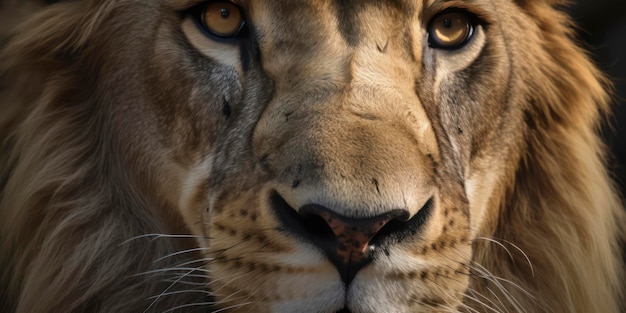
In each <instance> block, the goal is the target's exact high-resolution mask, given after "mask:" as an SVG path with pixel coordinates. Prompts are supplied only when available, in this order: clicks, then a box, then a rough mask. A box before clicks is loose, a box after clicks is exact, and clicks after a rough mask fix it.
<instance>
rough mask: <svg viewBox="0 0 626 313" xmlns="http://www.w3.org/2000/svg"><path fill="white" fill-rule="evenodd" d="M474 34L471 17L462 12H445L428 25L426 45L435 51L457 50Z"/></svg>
mask: <svg viewBox="0 0 626 313" xmlns="http://www.w3.org/2000/svg"><path fill="white" fill-rule="evenodd" d="M473 33H474V24H473V23H472V15H471V14H470V13H468V12H465V11H463V10H454V9H453V10H447V11H444V12H442V13H440V14H438V15H436V16H435V17H434V18H433V19H432V20H431V21H430V23H429V24H428V44H429V46H430V47H431V48H436V49H446V50H452V49H459V48H461V47H463V46H464V45H465V44H466V43H467V42H468V41H469V39H470V38H471V37H472V35H473Z"/></svg>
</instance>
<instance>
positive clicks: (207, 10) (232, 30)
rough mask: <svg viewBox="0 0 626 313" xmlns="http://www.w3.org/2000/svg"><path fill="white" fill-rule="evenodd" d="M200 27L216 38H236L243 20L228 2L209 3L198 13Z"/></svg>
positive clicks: (237, 9) (239, 13)
mask: <svg viewBox="0 0 626 313" xmlns="http://www.w3.org/2000/svg"><path fill="white" fill-rule="evenodd" d="M200 22H201V23H202V26H203V27H204V28H205V29H206V30H207V31H209V32H210V33H211V34H213V35H215V36H218V37H233V36H236V35H237V34H238V33H239V31H240V30H241V29H242V28H243V25H244V24H245V20H244V18H243V15H242V14H241V10H240V9H239V7H238V6H236V5H235V4H233V3H230V2H226V1H224V2H222V1H216V2H209V3H207V4H206V5H204V6H203V8H202V11H201V12H200Z"/></svg>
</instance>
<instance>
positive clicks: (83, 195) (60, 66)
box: [0, 1, 198, 312]
mask: <svg viewBox="0 0 626 313" xmlns="http://www.w3.org/2000/svg"><path fill="white" fill-rule="evenodd" d="M91 4H92V5H91V6H90V7H88V8H87V10H85V6H84V5H80V6H79V5H76V4H75V3H59V4H56V5H54V6H51V7H49V8H46V9H44V10H43V11H41V12H39V13H37V14H35V15H34V16H32V17H31V18H30V19H29V20H28V21H27V22H26V23H25V24H23V25H21V26H20V27H19V29H18V31H17V33H19V34H20V35H19V36H17V37H15V38H14V39H12V40H11V41H10V42H9V44H8V46H7V47H6V48H5V50H4V51H3V54H2V60H3V63H2V69H3V73H4V74H5V75H10V76H11V77H12V78H14V79H13V80H12V84H11V85H9V86H7V89H6V94H4V95H3V97H2V99H0V107H1V108H2V112H10V113H11V116H6V117H5V118H4V119H3V120H2V121H1V122H2V123H3V124H2V125H0V130H2V133H0V134H1V135H2V136H9V137H8V139H6V140H5V143H4V147H3V151H10V152H9V154H8V155H7V156H5V158H6V160H5V162H3V163H2V180H0V187H2V189H3V190H2V194H1V198H0V200H1V202H0V226H1V227H0V251H1V252H0V268H1V269H2V271H1V273H0V274H1V275H0V283H1V284H2V285H3V286H5V287H3V288H0V290H1V291H2V292H0V311H3V312H7V311H8V312H12V311H14V310H17V311H19V312H72V311H82V310H88V311H94V310H96V309H99V310H104V311H106V312H142V311H144V309H145V308H146V307H148V305H150V304H151V303H152V305H150V306H153V305H154V306H157V307H165V308H168V307H170V308H172V307H176V306H177V305H180V304H181V303H185V302H187V303H194V302H197V300H198V295H197V294H196V295H189V296H185V295H182V296H179V297H158V298H156V299H155V298H153V296H155V295H159V294H161V292H163V290H167V291H169V292H176V291H177V290H179V289H180V288H181V287H180V286H179V285H176V284H171V281H170V282H168V277H172V276H175V275H174V274H172V275H169V276H168V275H167V274H168V272H167V269H170V271H171V269H172V267H173V266H174V265H175V264H178V263H181V262H184V261H187V260H190V259H193V258H192V257H195V255H192V254H191V253H187V254H181V255H176V254H174V253H175V252H178V251H181V250H183V249H184V248H186V247H187V246H188V243H187V242H186V241H185V240H174V239H168V240H163V239H158V240H156V239H155V238H154V237H150V236H146V234H169V233H172V232H174V231H176V230H177V229H173V228H174V227H172V226H171V220H170V224H167V223H165V222H164V220H163V219H164V217H163V216H159V214H158V213H157V211H156V210H158V208H163V207H164V206H166V205H167V204H166V203H164V202H163V201H162V200H161V199H158V198H155V197H154V196H152V195H151V194H150V193H149V188H150V186H149V183H147V182H143V181H137V180H136V179H135V180H134V179H133V178H131V176H130V175H129V174H128V172H129V171H130V170H132V169H133V168H134V167H135V164H141V163H140V162H141V160H138V159H137V157H136V156H132V155H131V156H128V157H127V158H125V159H124V158H121V157H120V155H125V154H127V153H125V151H126V149H127V147H126V146H125V144H123V143H122V142H121V140H120V137H119V135H120V134H119V132H117V131H116V130H115V129H114V128H113V126H112V125H110V123H109V121H108V119H107V112H106V109H105V108H104V107H105V106H106V105H107V103H108V101H111V100H110V99H106V98H104V97H103V95H104V93H103V92H102V89H101V88H102V87H98V81H97V79H99V78H100V76H99V72H98V66H99V65H100V63H99V62H100V60H101V58H102V57H104V56H103V55H102V53H105V52H100V51H97V50H95V49H94V48H93V47H90V46H89V42H90V41H93V40H101V39H102V38H105V37H103V36H102V35H103V34H102V33H98V29H101V27H100V26H101V23H103V21H105V20H106V19H108V18H109V17H110V16H111V15H112V14H114V13H115V9H119V8H120V7H123V4H120V3H118V1H106V4H101V5H99V4H97V2H91ZM118 26H119V25H118ZM107 27H115V26H111V25H108V26H107ZM24 95H28V96H27V97H24ZM149 179H150V178H149V177H148V178H147V181H148V182H149ZM173 221H176V219H173ZM174 224H176V222H174ZM137 251H141V253H138V252H137ZM194 267H195V266H194ZM169 273H173V272H169ZM186 280H192V281H193V277H189V278H187V279H186ZM42 294H45V295H46V297H41V295H42ZM15 299H20V304H19V305H20V306H19V307H16V305H17V304H16V303H11V300H15Z"/></svg>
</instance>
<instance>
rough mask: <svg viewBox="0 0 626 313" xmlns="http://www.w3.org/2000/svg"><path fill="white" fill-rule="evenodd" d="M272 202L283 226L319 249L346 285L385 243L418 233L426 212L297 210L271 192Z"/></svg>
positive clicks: (309, 208) (399, 210)
mask: <svg viewBox="0 0 626 313" xmlns="http://www.w3.org/2000/svg"><path fill="white" fill-rule="evenodd" d="M271 201H272V206H273V208H274V211H275V212H276V215H277V217H278V218H279V219H280V220H281V223H282V224H283V228H284V229H285V230H288V231H290V232H292V233H294V234H296V235H298V236H299V237H301V238H303V239H304V240H307V241H310V242H312V243H313V244H315V245H316V246H318V247H319V248H321V249H322V251H324V253H325V254H326V256H327V257H328V259H329V260H330V261H331V262H332V263H333V264H334V265H335V266H336V267H337V269H338V270H339V274H340V275H341V278H342V280H343V281H344V282H345V283H346V285H348V284H350V282H351V281H352V279H354V277H355V276H356V274H357V272H358V271H359V270H360V269H362V268H363V267H364V266H365V265H367V264H368V263H369V262H370V261H371V260H372V257H373V255H374V254H375V252H376V251H375V250H377V249H379V248H381V249H382V250H385V247H386V246H388V245H390V244H392V243H394V242H398V241H400V240H401V239H402V238H403V237H406V235H408V234H409V233H410V234H414V233H415V232H417V230H418V229H419V228H420V227H421V225H422V224H423V223H424V221H425V219H426V217H427V215H428V212H427V211H429V210H423V209H422V210H420V212H418V214H417V215H416V216H415V217H413V218H411V219H410V220H409V211H407V210H405V209H391V210H388V211H387V212H385V213H383V214H380V215H377V216H373V217H367V218H351V217H348V216H345V215H341V214H338V213H336V212H335V211H333V210H332V209H329V208H326V207H324V206H320V205H315V204H309V205H305V206H303V207H301V208H300V210H298V211H296V210H295V209H293V208H291V207H290V206H289V205H288V204H287V203H286V202H285V200H284V199H283V198H282V197H281V196H280V195H278V193H274V194H273V196H272V200H271ZM429 202H430V201H429ZM422 211H424V212H422ZM379 250H380V249H379Z"/></svg>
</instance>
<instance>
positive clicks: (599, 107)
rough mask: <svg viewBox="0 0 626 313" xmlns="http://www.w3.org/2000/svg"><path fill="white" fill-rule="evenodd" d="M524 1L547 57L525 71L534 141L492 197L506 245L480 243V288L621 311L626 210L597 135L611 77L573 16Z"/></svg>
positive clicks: (524, 303)
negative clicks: (589, 51)
mask: <svg viewBox="0 0 626 313" xmlns="http://www.w3.org/2000/svg"><path fill="white" fill-rule="evenodd" d="M520 2H521V3H520V6H521V7H522V8H523V9H524V10H525V11H526V12H527V15H528V17H529V21H533V22H534V23H535V24H534V25H532V27H535V28H537V29H540V30H541V34H542V37H541V39H540V41H539V42H540V43H541V46H540V47H537V49H536V51H539V53H540V55H539V59H538V61H537V62H533V64H534V66H533V65H530V66H528V67H526V68H525V69H524V70H525V71H526V72H527V73H529V74H528V75H527V78H521V79H523V80H524V84H526V86H527V91H526V93H525V94H526V95H531V96H530V97H529V98H526V99H525V100H526V101H530V103H531V105H532V107H531V109H530V110H527V111H526V112H524V117H525V122H526V124H527V126H528V131H527V133H526V136H525V137H526V143H525V148H523V149H522V151H521V162H520V164H519V166H517V167H516V168H514V169H512V170H513V171H512V173H513V174H512V175H510V177H509V178H508V181H507V182H505V186H506V187H505V188H503V190H502V193H501V194H500V199H497V200H499V201H494V203H493V205H494V206H496V207H497V208H496V209H497V210H498V211H499V214H498V217H497V219H494V220H493V223H492V225H491V226H492V230H493V233H494V235H493V238H494V240H496V241H498V242H499V244H493V243H488V242H485V241H480V240H479V241H478V242H477V243H476V244H475V248H476V250H475V263H476V266H475V270H474V272H476V273H475V275H477V276H479V277H481V279H477V280H474V281H473V282H472V286H471V288H474V289H476V290H478V291H479V292H480V293H482V294H491V293H493V292H496V293H498V297H499V298H500V299H507V300H509V301H510V302H511V303H512V306H513V307H514V309H516V310H515V311H521V312H555V311H557V312H621V309H624V307H622V308H621V309H620V307H619V305H620V303H621V304H622V305H623V303H624V264H623V259H622V256H621V255H620V251H621V249H622V248H621V247H620V244H623V243H624V242H626V232H625V231H624V225H626V218H625V215H624V208H623V204H622V202H621V200H620V198H619V196H618V192H617V190H616V188H615V186H614V184H613V182H612V180H611V179H610V177H609V174H608V173H607V171H606V167H605V164H606V159H607V154H606V147H605V146H604V145H603V144H602V141H601V139H600V137H599V136H598V129H599V127H600V122H601V120H602V117H603V116H606V114H608V108H609V103H610V97H609V94H608V93H607V91H606V90H610V84H609V82H608V81H607V80H606V79H605V78H604V77H603V75H602V74H601V73H600V72H598V70H597V69H596V67H595V66H594V65H593V64H592V63H591V62H590V61H589V57H588V56H587V55H586V53H585V52H584V51H583V50H582V49H580V48H579V47H578V45H577V44H575V43H574V41H575V39H574V34H573V31H572V29H574V27H573V25H572V24H571V22H570V20H569V18H567V17H566V16H565V15H564V14H563V13H562V12H559V11H556V10H554V8H552V7H551V5H550V4H547V3H544V2H541V1H520ZM537 65H539V66H537ZM537 77H542V79H536V78H537ZM503 289H506V291H503ZM483 301H484V299H483ZM496 306H497V304H496Z"/></svg>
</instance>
